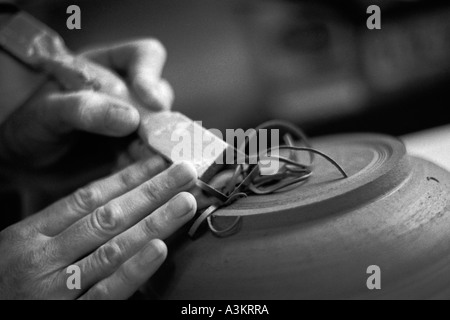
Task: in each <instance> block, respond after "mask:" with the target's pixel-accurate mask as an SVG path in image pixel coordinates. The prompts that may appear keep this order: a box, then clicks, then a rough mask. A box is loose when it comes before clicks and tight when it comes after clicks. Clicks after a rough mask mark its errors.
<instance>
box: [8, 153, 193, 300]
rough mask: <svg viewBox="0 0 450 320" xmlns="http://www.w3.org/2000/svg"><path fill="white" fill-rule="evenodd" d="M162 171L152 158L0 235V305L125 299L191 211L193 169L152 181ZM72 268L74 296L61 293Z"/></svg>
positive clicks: (157, 261) (153, 268)
mask: <svg viewBox="0 0 450 320" xmlns="http://www.w3.org/2000/svg"><path fill="white" fill-rule="evenodd" d="M164 167H165V163H164V161H163V160H162V159H161V158H159V157H153V158H151V159H150V160H148V161H146V162H140V163H137V164H134V165H132V166H130V167H128V168H127V169H125V170H124V171H121V172H120V173H118V174H116V175H114V176H111V177H109V178H106V179H103V180H100V181H98V182H95V183H93V184H91V185H89V186H87V187H85V188H82V189H81V190H79V191H78V192H76V193H75V194H73V195H71V196H69V197H68V198H66V199H63V200H61V201H60V202H58V203H56V204H54V205H52V206H51V207H49V208H48V209H45V210H44V211H42V212H40V213H38V214H36V215H34V216H31V217H30V218H28V219H27V220H24V221H22V222H20V223H18V224H16V225H13V226H12V227H9V228H8V229H5V230H4V231H2V232H1V233H0V256H1V257H2V258H1V259H0V299H10V298H11V299H17V298H25V299H34V298H38V299H75V298H80V299H126V298H128V297H130V296H131V295H132V294H133V293H134V292H135V291H136V290H137V289H138V288H139V287H140V286H141V285H142V284H143V283H144V282H145V281H146V280H147V279H148V278H149V277H150V276H151V275H152V274H153V273H154V272H155V271H156V270H157V269H158V267H159V266H160V265H161V263H162V262H163V261H164V259H165V257H166V254H167V248H166V246H165V245H164V243H163V242H162V240H164V239H165V238H167V237H168V236H169V235H170V234H171V233H173V232H174V231H175V230H176V229H178V228H179V227H181V226H182V225H183V224H185V223H186V222H187V221H189V220H190V219H191V218H192V217H193V215H194V212H195V211H196V202H195V198H194V197H193V196H192V195H191V194H190V193H186V192H184V191H186V190H188V189H190V188H192V186H193V185H194V184H195V183H196V172H195V169H194V168H193V167H192V166H191V165H188V164H185V163H182V164H178V165H173V166H172V167H170V168H169V169H167V170H166V171H164V172H162V173H159V174H158V175H156V176H155V177H153V176H154V175H155V174H157V173H158V172H159V171H160V170H162V169H163V168H164ZM159 239H162V240H159ZM73 265H75V266H78V267H79V269H80V270H81V277H80V279H81V289H80V290H69V288H68V286H67V283H68V280H70V278H69V277H71V276H72V275H71V274H70V273H68V272H67V271H68V267H69V266H73ZM69 283H70V281H69ZM75 283H76V282H75Z"/></svg>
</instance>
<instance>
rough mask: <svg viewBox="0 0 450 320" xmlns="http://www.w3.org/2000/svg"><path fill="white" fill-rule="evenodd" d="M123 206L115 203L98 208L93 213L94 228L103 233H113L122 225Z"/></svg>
mask: <svg viewBox="0 0 450 320" xmlns="http://www.w3.org/2000/svg"><path fill="white" fill-rule="evenodd" d="M121 217H122V208H121V207H120V206H119V205H117V204H114V203H110V204H108V205H106V206H103V207H101V208H98V209H97V210H95V212H94V214H93V215H92V219H93V221H92V225H93V227H94V229H96V230H98V231H99V232H101V233H105V234H111V233H114V232H115V231H116V230H117V229H118V228H119V227H120V224H121V223H120V222H121V221H120V220H121Z"/></svg>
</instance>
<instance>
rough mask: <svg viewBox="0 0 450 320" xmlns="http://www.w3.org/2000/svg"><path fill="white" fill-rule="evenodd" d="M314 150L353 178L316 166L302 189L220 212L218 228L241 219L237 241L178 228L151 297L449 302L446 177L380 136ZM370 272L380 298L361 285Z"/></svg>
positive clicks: (449, 178)
mask: <svg viewBox="0 0 450 320" xmlns="http://www.w3.org/2000/svg"><path fill="white" fill-rule="evenodd" d="M314 146H315V147H316V148H318V149H320V150H322V151H324V152H325V153H327V154H329V155H330V156H332V157H333V158H334V159H335V160H337V161H338V163H339V164H341V165H342V166H343V167H344V168H345V170H346V171H347V172H348V173H349V175H350V177H349V178H348V179H342V177H341V176H340V174H339V172H337V171H336V169H335V168H334V167H332V166H331V165H330V164H329V163H327V162H326V161H324V160H321V159H318V160H317V162H316V166H315V170H314V177H313V178H311V179H310V180H309V181H308V182H307V183H306V184H304V185H300V186H298V187H297V188H295V189H293V190H290V191H287V192H283V193H277V194H273V195H269V196H252V197H249V198H247V199H242V200H239V201H238V202H236V203H235V204H233V205H231V206H230V207H227V208H225V209H222V210H220V211H219V212H217V216H218V217H217V218H216V219H215V223H218V224H226V223H229V221H228V220H230V219H231V218H230V217H235V216H238V215H240V216H242V217H243V223H242V226H241V228H240V230H239V231H238V232H237V233H236V234H234V235H232V236H230V237H227V238H218V237H215V236H214V235H213V234H212V233H211V232H210V231H209V230H206V231H205V232H204V234H202V235H200V236H199V237H198V238H197V239H195V240H192V239H191V238H189V237H188V236H187V232H186V230H182V231H181V232H180V233H178V234H177V235H176V236H174V237H173V238H172V239H170V240H169V242H168V243H169V252H170V253H169V258H168V261H167V262H166V263H165V264H164V266H163V267H162V268H161V270H160V271H159V272H158V273H157V275H156V276H155V277H154V278H153V279H154V280H152V281H151V283H150V287H151V288H152V291H153V292H156V294H157V295H158V297H160V298H163V299H315V298H319V299H327V298H333V299H334V298H337V299H360V298H361V299H365V298H369V299H372V298H373V299H378V298H387V299H390V298H394V299H396V298H450V173H449V172H447V171H445V170H443V169H441V168H439V167H437V166H436V165H433V164H431V163H430V162H427V161H424V160H421V159H417V158H413V157H410V156H408V155H407V154H406V150H405V147H404V145H403V144H402V143H401V142H400V141H398V140H396V139H394V138H390V137H386V136H378V135H347V136H334V137H327V138H322V139H319V140H316V141H314ZM231 220H233V219H231ZM372 265H376V266H378V267H379V268H380V270H381V290H369V289H368V287H367V280H368V278H369V277H370V276H371V274H368V273H367V270H368V267H369V266H372Z"/></svg>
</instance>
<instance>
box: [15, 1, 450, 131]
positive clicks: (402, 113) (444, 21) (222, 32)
mask: <svg viewBox="0 0 450 320" xmlns="http://www.w3.org/2000/svg"><path fill="white" fill-rule="evenodd" d="M22 2H23V4H24V7H25V8H26V9H27V10H29V11H30V12H31V13H34V14H35V15H37V16H39V17H40V18H41V19H43V20H45V21H46V22H47V23H49V24H50V25H51V26H52V27H53V28H55V29H56V30H58V31H59V32H60V33H61V34H62V35H63V36H64V38H65V39H66V41H67V43H68V45H69V46H70V47H71V48H72V49H74V50H81V49H82V48H86V47H90V46H97V45H101V44H104V43H110V42H114V41H120V40H124V39H129V38H140V37H155V38H158V39H160V40H161V41H162V42H163V43H164V44H165V46H166V47H167V49H168V52H169V60H168V63H167V68H166V72H165V77H166V78H167V79H168V80H169V81H170V82H171V83H172V84H173V86H174V88H175V92H176V97H177V100H176V104H175V107H174V108H175V109H176V110H180V111H182V112H184V113H186V114H187V115H189V116H190V117H192V118H193V119H195V120H203V122H204V125H205V126H206V127H214V128H219V129H224V128H237V127H244V128H245V127H251V126H255V125H257V124H258V123H260V122H261V121H263V120H267V119H273V118H281V119H288V120H291V121H294V122H296V123H297V124H299V125H301V126H302V127H303V128H304V129H305V130H306V131H307V133H309V134H310V135H319V134H328V133H335V132H342V131H345V132H348V131H376V132H385V133H389V134H393V135H403V134H406V133H410V132H415V131H418V130H423V129H426V128H430V127H435V126H439V125H442V124H446V123H448V122H450V118H449V117H448V116H446V114H447V112H445V111H446V110H447V109H448V106H449V102H450V96H449V94H448V92H449V88H450V87H449V82H450V59H449V58H450V3H449V2H448V1H433V0H427V1H398V0H383V1H368V0H367V1H366V0H353V1H350V0H346V1H325V0H322V1H320V0H319V1H318V0H315V1H307V0H304V1H299V0H297V1H287V0H286V1H282V0H281V1H280V0H182V1H180V0H152V1H148V0H129V1H123V0H122V1H121V0H95V1H93V0H85V1H65V0H58V1H51V0H47V1H46V0H41V1H39V0H38V1H35V0H33V1H22ZM70 4H77V5H79V6H80V8H81V10H82V30H75V31H70V30H68V29H67V28H66V18H67V14H66V8H67V6H68V5H70ZM371 4H377V5H379V6H380V7H381V10H382V30H368V29H367V27H366V20H367V18H368V16H369V15H368V14H367V13H366V9H367V7H368V6H369V5H371Z"/></svg>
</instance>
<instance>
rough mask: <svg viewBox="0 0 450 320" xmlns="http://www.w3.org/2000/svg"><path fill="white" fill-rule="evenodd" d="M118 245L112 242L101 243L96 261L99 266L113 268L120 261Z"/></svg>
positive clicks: (120, 254) (120, 255)
mask: <svg viewBox="0 0 450 320" xmlns="http://www.w3.org/2000/svg"><path fill="white" fill-rule="evenodd" d="M121 257H122V253H121V250H120V247H119V246H118V245H117V244H114V243H108V244H105V245H103V246H102V247H100V248H99V249H98V250H97V262H98V265H99V266H100V267H101V268H106V269H109V268H115V267H117V266H118V265H119V264H120V262H121Z"/></svg>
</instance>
